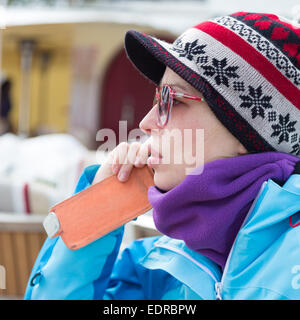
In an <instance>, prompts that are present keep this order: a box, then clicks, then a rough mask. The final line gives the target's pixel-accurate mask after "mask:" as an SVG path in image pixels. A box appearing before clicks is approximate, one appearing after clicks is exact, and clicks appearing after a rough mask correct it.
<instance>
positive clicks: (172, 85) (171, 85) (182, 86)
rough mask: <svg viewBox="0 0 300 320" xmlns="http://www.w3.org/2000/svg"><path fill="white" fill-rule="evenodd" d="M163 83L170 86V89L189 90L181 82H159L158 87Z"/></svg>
mask: <svg viewBox="0 0 300 320" xmlns="http://www.w3.org/2000/svg"><path fill="white" fill-rule="evenodd" d="M164 85H168V86H169V87H171V88H172V89H178V90H181V91H184V92H189V91H190V90H189V89H188V87H186V86H185V85H183V84H180V83H163V84H162V83H161V82H160V83H159V88H161V87H162V86H164Z"/></svg>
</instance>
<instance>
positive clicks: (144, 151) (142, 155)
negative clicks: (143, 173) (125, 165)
mask: <svg viewBox="0 0 300 320" xmlns="http://www.w3.org/2000/svg"><path fill="white" fill-rule="evenodd" d="M150 150H151V146H150V139H148V140H146V141H145V142H144V143H143V144H141V146H140V150H139V152H138V154H137V156H136V160H135V163H134V165H135V166H136V167H138V168H142V167H143V166H144V165H146V164H147V159H148V158H149V154H150Z"/></svg>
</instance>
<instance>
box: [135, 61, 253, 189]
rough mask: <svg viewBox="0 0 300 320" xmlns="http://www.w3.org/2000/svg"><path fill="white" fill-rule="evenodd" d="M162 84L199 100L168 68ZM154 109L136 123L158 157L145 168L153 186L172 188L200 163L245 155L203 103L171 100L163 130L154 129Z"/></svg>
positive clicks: (155, 119) (155, 120) (196, 93)
mask: <svg viewBox="0 0 300 320" xmlns="http://www.w3.org/2000/svg"><path fill="white" fill-rule="evenodd" d="M166 84H167V85H169V86H170V87H171V88H172V89H173V90H174V91H176V92H181V93H186V94H190V95H194V96H200V97H202V95H201V93H200V92H199V91H197V90H196V89H194V88H193V87H192V86H191V85H190V84H188V83H187V82H186V81H185V80H183V79H182V78H181V77H180V76H178V75H177V74H176V73H175V72H173V71H172V70H171V69H170V68H168V67H167V68H166V71H165V73H164V76H163V78H162V81H161V86H163V85H166ZM156 108H157V106H156V105H155V106H153V107H152V109H151V110H150V111H149V112H148V113H147V114H146V116H145V117H144V118H143V120H142V121H141V122H140V129H141V130H143V131H144V132H145V133H146V134H149V135H151V139H152V140H151V148H152V149H154V150H156V151H157V152H158V153H159V154H160V155H161V159H160V161H159V162H157V161H156V163H151V159H150V162H148V165H149V166H150V167H152V168H153V169H154V183H155V185H156V186H157V187H158V188H160V189H162V190H165V191H168V190H170V189H172V188H174V187H175V186H177V185H178V184H180V183H181V182H182V181H183V180H184V178H185V176H186V174H187V173H188V172H189V170H190V171H191V169H193V168H196V167H198V166H200V165H203V164H204V163H207V162H210V161H213V160H216V159H221V158H226V157H234V156H237V155H241V154H245V153H247V151H246V149H245V148H244V146H243V145H242V144H241V143H240V142H239V141H238V140H237V139H236V138H235V137H234V136H233V135H232V134H231V133H230V132H229V131H228V130H227V129H226V128H225V127H224V126H223V125H222V123H221V122H220V121H219V120H218V119H217V118H216V116H215V115H214V113H213V112H212V111H211V109H210V108H209V106H208V104H207V103H206V102H199V101H194V100H189V99H185V98H176V99H175V98H174V104H173V108H172V111H171V117H170V119H169V121H168V123H167V125H166V126H165V127H164V128H163V129H161V128H159V127H158V126H157V113H156ZM196 129H198V130H196ZM199 129H203V130H199ZM199 133H200V134H199ZM201 137H203V138H204V139H201ZM199 150H200V151H199ZM187 151H188V152H187ZM153 154H155V152H154V151H153ZM152 160H155V159H153V158H152Z"/></svg>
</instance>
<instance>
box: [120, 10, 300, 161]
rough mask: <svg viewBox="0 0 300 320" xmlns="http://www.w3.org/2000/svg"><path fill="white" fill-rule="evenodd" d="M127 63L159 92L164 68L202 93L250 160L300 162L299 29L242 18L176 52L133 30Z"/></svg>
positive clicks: (209, 28) (220, 22)
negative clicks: (257, 155) (275, 157)
mask: <svg viewBox="0 0 300 320" xmlns="http://www.w3.org/2000/svg"><path fill="white" fill-rule="evenodd" d="M125 49H126V52H127V55H128V57H129V59H130V60H131V61H132V62H133V64H134V65H135V66H136V67H137V69H138V70H140V71H141V72H142V73H143V74H144V75H145V76H146V77H147V78H149V79H150V80H151V81H153V82H154V83H155V84H156V85H158V84H159V82H160V80H161V78H162V76H163V74H164V71H165V68H166V66H168V67H169V68H171V69H172V70H173V71H174V72H176V73H177V74H178V75H179V76H181V77H182V78H183V79H184V80H186V81H187V82H188V83H190V84H191V85H192V86H193V87H194V88H196V89H197V90H198V91H200V92H201V93H202V94H203V96H204V98H205V99H206V101H207V103H208V105H209V106H210V108H211V109H212V111H213V112H214V114H215V115H216V117H217V118H218V119H219V120H220V121H221V122H222V123H223V125H224V126H225V127H226V128H227V129H228V130H229V131H230V132H231V133H232V134H233V135H234V136H235V137H236V138H237V139H238V140H239V141H240V142H241V143H242V144H243V145H244V146H245V148H246V149H247V150H248V151H249V152H265V151H281V152H286V153H290V154H294V155H297V156H300V91H299V88H300V70H299V69H300V68H299V67H300V27H299V26H296V25H293V24H291V23H290V22H288V21H287V20H285V19H283V18H280V17H278V16H276V15H273V14H265V13H248V12H237V13H234V14H231V15H228V16H222V17H218V18H215V19H212V20H208V21H205V22H202V23H200V24H198V25H196V26H194V27H192V28H190V29H188V30H187V31H186V32H184V33H183V34H182V35H181V36H179V37H178V38H177V39H176V40H175V41H174V43H173V44H170V43H167V42H164V41H161V40H159V39H156V38H154V37H152V36H149V35H146V34H144V33H140V32H136V31H134V30H130V31H128V32H127V33H126V36H125Z"/></svg>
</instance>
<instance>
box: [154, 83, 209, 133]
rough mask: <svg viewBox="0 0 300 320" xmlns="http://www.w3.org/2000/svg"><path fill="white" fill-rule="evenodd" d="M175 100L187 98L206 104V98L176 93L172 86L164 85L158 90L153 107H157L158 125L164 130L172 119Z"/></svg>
mask: <svg viewBox="0 0 300 320" xmlns="http://www.w3.org/2000/svg"><path fill="white" fill-rule="evenodd" d="M174 98H185V99H190V100H195V101H201V102H204V101H205V100H204V98H201V97H197V96H192V95H189V94H185V93H181V92H175V91H174V90H173V89H172V88H171V87H170V86H168V85H164V86H162V87H161V88H160V89H159V88H156V93H155V97H154V101H153V105H157V109H156V110H157V125H158V126H159V127H160V128H164V127H165V126H166V125H167V123H168V121H169V118H170V115H171V110H172V107H173V104H174Z"/></svg>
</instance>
